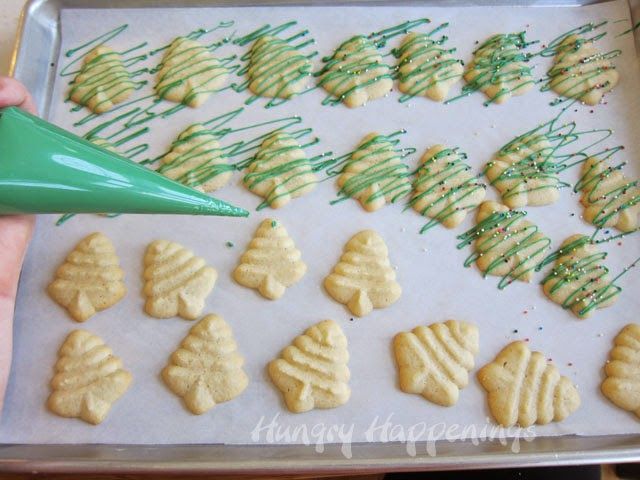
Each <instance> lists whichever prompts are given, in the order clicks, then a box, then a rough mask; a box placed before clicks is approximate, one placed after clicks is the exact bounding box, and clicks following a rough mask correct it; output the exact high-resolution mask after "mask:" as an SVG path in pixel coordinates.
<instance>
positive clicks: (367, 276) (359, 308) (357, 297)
mask: <svg viewBox="0 0 640 480" xmlns="http://www.w3.org/2000/svg"><path fill="white" fill-rule="evenodd" d="M324 288H325V289H326V290H327V292H328V293H329V295H331V296H332V297H333V299H334V300H336V301H337V302H340V303H342V304H344V305H346V306H347V308H348V309H349V310H350V311H351V313H353V314H354V315H356V316H358V317H363V316H365V315H368V314H369V313H371V312H372V311H373V309H374V308H385V307H388V306H389V305H391V304H393V303H394V302H396V300H398V299H399V298H400V295H401V294H402V288H400V285H399V284H398V282H396V273H395V271H394V269H393V268H392V267H391V263H389V256H388V249H387V245H386V244H385V243H384V240H383V239H382V237H381V236H380V235H378V234H377V233H376V232H374V231H373V230H363V231H361V232H358V233H357V234H355V235H354V236H353V237H351V239H350V240H349V241H348V242H347V244H346V245H345V246H344V253H343V254H342V256H341V257H340V261H339V262H338V264H337V265H336V266H335V267H334V268H333V272H332V273H331V274H329V276H327V277H326V278H325V279H324Z"/></svg>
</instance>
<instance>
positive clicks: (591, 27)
mask: <svg viewBox="0 0 640 480" xmlns="http://www.w3.org/2000/svg"><path fill="white" fill-rule="evenodd" d="M607 23H608V22H607V21H603V22H600V23H597V24H596V23H593V22H590V23H586V24H584V25H581V26H579V27H576V28H574V29H571V30H569V31H568V32H565V33H563V34H562V35H560V36H558V37H556V38H555V39H553V40H552V41H551V42H550V43H549V45H548V46H547V47H545V48H543V49H542V50H541V51H540V52H539V53H538V55H540V56H542V57H552V56H554V57H555V56H557V60H556V63H558V64H560V65H558V66H554V67H552V68H551V69H550V70H549V71H548V72H547V78H546V79H545V80H544V85H543V86H542V87H541V88H540V91H542V92H546V91H549V90H551V89H552V87H553V86H558V85H562V84H565V83H569V86H568V87H563V89H565V91H564V93H563V96H564V97H566V98H557V99H555V100H554V101H552V102H551V103H550V105H558V104H561V103H563V102H566V101H572V100H575V99H577V100H580V99H581V98H583V97H584V96H585V95H587V94H588V93H589V92H591V91H592V90H595V89H601V88H605V87H606V86H607V85H608V84H605V85H594V86H593V87H591V88H589V89H587V90H585V91H584V92H581V91H580V89H581V88H582V85H583V84H584V83H586V82H588V81H589V80H591V79H592V78H595V77H597V76H598V75H600V74H602V73H603V72H604V71H605V70H606V69H608V68H609V67H600V66H597V65H596V66H595V67H594V68H592V69H591V70H589V71H586V72H583V73H582V74H580V75H575V76H572V75H569V76H567V77H566V78H564V79H562V80H559V78H560V77H561V76H562V75H565V74H567V73H571V71H573V70H576V71H577V70H578V69H581V70H584V66H585V65H589V64H591V63H594V62H600V61H602V60H610V59H612V58H615V57H617V56H619V55H620V54H621V53H622V51H621V50H617V49H616V50H611V51H609V52H605V53H598V54H595V55H592V56H589V57H585V58H583V59H581V60H580V62H579V63H577V64H573V65H562V63H563V61H564V60H565V59H566V58H567V56H568V55H572V54H574V53H575V52H577V51H578V50H579V49H580V48H581V47H582V46H583V45H585V44H587V43H595V42H597V41H598V40H600V39H601V38H603V37H604V36H605V35H607V32H601V33H599V34H596V35H594V36H592V37H590V38H576V39H575V41H572V42H567V43H564V42H565V40H566V39H568V38H569V37H571V36H573V35H583V34H585V33H589V32H593V31H595V30H597V29H599V28H601V27H603V26H604V25H606V24H607ZM611 68H615V67H611ZM574 92H575V93H574Z"/></svg>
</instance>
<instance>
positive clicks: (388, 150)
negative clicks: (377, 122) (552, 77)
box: [326, 130, 416, 205]
mask: <svg viewBox="0 0 640 480" xmlns="http://www.w3.org/2000/svg"><path fill="white" fill-rule="evenodd" d="M404 133H406V130H399V131H397V132H394V133H392V134H390V135H375V136H373V137H372V138H370V139H369V140H367V141H366V142H364V143H361V144H360V145H359V146H358V147H357V148H356V149H355V150H354V151H352V152H349V153H347V154H346V155H343V156H341V157H338V158H337V159H335V160H334V161H332V162H331V164H332V166H331V167H330V168H329V169H327V171H326V173H327V175H328V176H329V178H331V177H334V176H337V175H341V174H343V173H344V172H346V171H348V170H349V169H350V168H351V167H353V166H355V165H357V164H359V163H361V162H366V161H367V160H369V159H370V158H371V157H373V156H377V155H382V156H383V157H384V158H382V160H380V161H377V162H376V163H374V164H372V165H371V166H369V167H366V168H364V169H363V170H361V171H360V172H358V173H356V174H354V175H353V176H352V177H351V178H349V179H348V180H347V181H346V182H345V183H344V184H343V185H342V187H341V188H340V189H339V190H338V198H337V199H336V200H333V201H332V202H331V205H334V204H336V203H339V202H342V201H344V200H347V199H349V198H353V197H356V196H359V195H360V194H362V193H363V192H364V191H366V190H367V189H368V188H370V187H372V186H373V185H374V184H378V185H379V189H378V191H376V192H375V193H372V194H371V195H369V196H367V198H366V199H365V202H364V203H371V202H373V201H375V200H378V199H379V198H381V197H384V198H386V197H389V196H390V197H391V201H390V203H395V202H396V201H397V200H398V199H400V198H402V197H404V196H405V195H407V194H408V193H409V192H410V191H411V182H409V181H408V178H409V177H410V176H411V172H410V171H409V167H408V166H407V165H406V164H405V163H403V162H402V159H404V158H405V157H406V156H408V155H411V154H413V153H415V151H416V150H415V148H401V149H396V146H397V145H398V144H399V143H400V139H399V138H396V137H398V136H399V135H402V134H404Z"/></svg>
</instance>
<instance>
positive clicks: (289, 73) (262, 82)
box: [247, 35, 312, 98]
mask: <svg viewBox="0 0 640 480" xmlns="http://www.w3.org/2000/svg"><path fill="white" fill-rule="evenodd" d="M311 69H312V65H311V61H310V60H309V58H307V57H306V56H305V55H303V54H302V53H300V51H299V50H298V49H297V48H296V47H295V46H292V45H290V44H289V43H288V42H287V41H286V40H282V39H280V38H278V37H274V36H271V35H265V36H262V37H260V38H259V39H258V40H256V41H255V43H254V44H253V45H252V47H251V50H250V52H249V69H248V70H247V75H248V76H249V90H251V91H252V92H253V93H254V94H256V95H258V96H260V97H270V98H291V97H293V96H294V95H296V94H298V93H300V92H302V91H303V90H304V89H305V88H306V86H307V81H308V79H309V77H310V76H311Z"/></svg>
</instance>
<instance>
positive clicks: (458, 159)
mask: <svg viewBox="0 0 640 480" xmlns="http://www.w3.org/2000/svg"><path fill="white" fill-rule="evenodd" d="M466 158H467V155H466V154H464V153H462V152H460V151H459V150H458V149H457V148H447V147H445V146H444V145H434V146H433V147H431V148H430V149H428V150H427V151H426V152H425V153H424V155H423V156H422V158H421V159H420V166H419V167H418V171H417V172H416V178H415V180H414V182H413V193H412V195H411V201H410V204H411V206H412V207H413V209H414V210H415V211H416V212H418V213H419V214H420V215H424V216H425V217H430V218H431V219H432V221H431V222H429V223H427V225H425V226H424V227H423V228H422V230H421V232H423V231H426V230H427V229H428V228H430V227H432V226H433V225H435V224H437V223H441V224H442V225H444V226H445V227H447V228H454V227H456V226H457V225H459V224H460V222H462V221H463V220H464V219H465V217H466V216H467V212H468V211H469V210H473V209H475V208H476V207H477V206H478V205H480V202H482V200H484V196H485V193H486V187H485V186H484V185H483V184H482V183H480V182H479V181H478V177H476V176H475V175H473V173H471V167H470V166H469V165H467V164H466V163H465V160H466Z"/></svg>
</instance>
